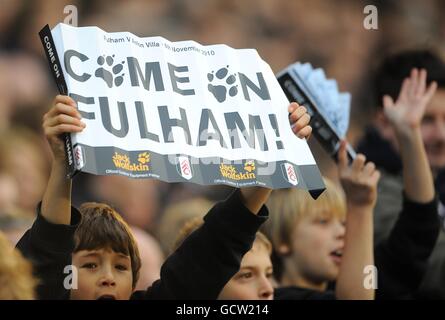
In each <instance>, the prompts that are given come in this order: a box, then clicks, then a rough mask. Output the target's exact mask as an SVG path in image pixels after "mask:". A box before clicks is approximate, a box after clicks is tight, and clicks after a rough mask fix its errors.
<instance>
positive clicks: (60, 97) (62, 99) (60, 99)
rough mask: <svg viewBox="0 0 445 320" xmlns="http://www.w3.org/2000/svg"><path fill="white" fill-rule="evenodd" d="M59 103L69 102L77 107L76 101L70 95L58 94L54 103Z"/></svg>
mask: <svg viewBox="0 0 445 320" xmlns="http://www.w3.org/2000/svg"><path fill="white" fill-rule="evenodd" d="M57 103H64V104H68V105H70V106H72V107H76V102H75V101H74V100H73V99H72V98H71V97H69V96H64V95H61V94H59V95H57V96H56V97H55V98H54V102H53V105H55V104H57Z"/></svg>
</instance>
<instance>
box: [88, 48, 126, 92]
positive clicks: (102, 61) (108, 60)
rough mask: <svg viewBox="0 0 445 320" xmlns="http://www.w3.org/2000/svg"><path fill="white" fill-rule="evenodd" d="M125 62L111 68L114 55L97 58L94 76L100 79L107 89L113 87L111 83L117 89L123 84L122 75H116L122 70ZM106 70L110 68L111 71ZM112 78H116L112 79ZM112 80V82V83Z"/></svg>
mask: <svg viewBox="0 0 445 320" xmlns="http://www.w3.org/2000/svg"><path fill="white" fill-rule="evenodd" d="M124 63H125V61H122V62H121V63H118V64H116V65H115V66H113V67H112V68H111V66H112V65H113V64H114V54H113V55H112V56H105V55H102V56H99V57H98V58H97V64H98V65H99V68H97V70H96V72H95V73H94V75H95V76H96V77H98V78H101V79H102V80H103V81H105V83H106V84H107V85H108V88H111V87H113V82H114V85H115V86H116V87H119V86H120V85H121V84H122V83H123V82H124V75H125V74H124V73H122V74H120V75H118V73H120V72H121V71H122V70H123V69H124ZM106 68H111V70H107V69H106ZM114 76H116V77H115V78H114ZM113 78H114V81H113Z"/></svg>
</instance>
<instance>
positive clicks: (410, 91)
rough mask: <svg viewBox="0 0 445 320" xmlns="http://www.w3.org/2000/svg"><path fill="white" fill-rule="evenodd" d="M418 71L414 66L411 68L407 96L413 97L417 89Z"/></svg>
mask: <svg viewBox="0 0 445 320" xmlns="http://www.w3.org/2000/svg"><path fill="white" fill-rule="evenodd" d="M418 73H419V71H418V70H417V68H414V69H412V70H411V78H410V86H409V89H408V96H409V97H413V96H414V95H415V93H416V91H417V84H418V82H419V81H418V79H417V77H418Z"/></svg>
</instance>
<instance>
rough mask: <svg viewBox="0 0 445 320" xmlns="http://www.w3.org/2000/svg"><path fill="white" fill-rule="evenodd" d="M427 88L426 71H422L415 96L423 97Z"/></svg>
mask: <svg viewBox="0 0 445 320" xmlns="http://www.w3.org/2000/svg"><path fill="white" fill-rule="evenodd" d="M425 88H426V70H425V69H421V70H420V72H419V82H418V84H417V89H416V92H415V95H416V96H418V97H420V96H422V95H423V93H424V92H425Z"/></svg>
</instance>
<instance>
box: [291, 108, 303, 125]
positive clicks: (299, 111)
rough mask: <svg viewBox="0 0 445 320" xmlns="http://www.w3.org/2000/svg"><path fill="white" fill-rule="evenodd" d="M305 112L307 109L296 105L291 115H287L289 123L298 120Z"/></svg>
mask: <svg viewBox="0 0 445 320" xmlns="http://www.w3.org/2000/svg"><path fill="white" fill-rule="evenodd" d="M306 113H307V110H306V108H305V107H303V106H298V107H297V108H296V109H294V111H293V112H292V113H291V115H290V117H289V120H290V123H294V122H296V121H298V119H300V118H301V117H302V116H303V115H304V114H306Z"/></svg>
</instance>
